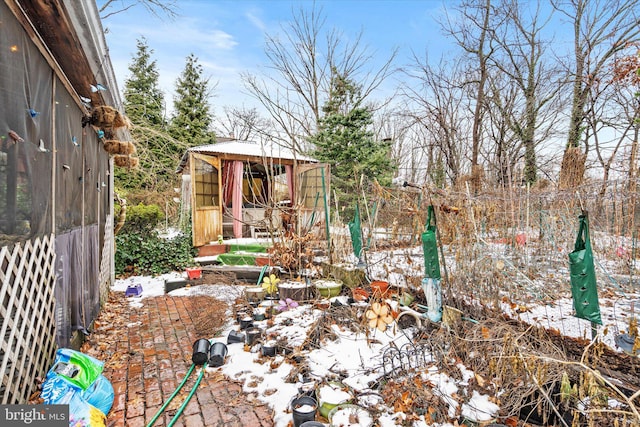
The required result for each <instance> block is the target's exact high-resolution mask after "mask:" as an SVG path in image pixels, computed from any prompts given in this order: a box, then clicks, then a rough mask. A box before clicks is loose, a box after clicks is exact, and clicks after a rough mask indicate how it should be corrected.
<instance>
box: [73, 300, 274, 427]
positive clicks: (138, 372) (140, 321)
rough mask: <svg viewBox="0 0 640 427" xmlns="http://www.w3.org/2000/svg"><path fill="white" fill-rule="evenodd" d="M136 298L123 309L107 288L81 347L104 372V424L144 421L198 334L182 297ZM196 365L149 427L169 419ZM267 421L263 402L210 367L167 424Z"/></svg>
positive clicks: (256, 424) (266, 426) (260, 426)
mask: <svg viewBox="0 0 640 427" xmlns="http://www.w3.org/2000/svg"><path fill="white" fill-rule="evenodd" d="M143 303H144V306H143V307H142V308H131V307H129V304H128V301H127V300H125V299H124V297H123V296H122V295H119V294H116V295H112V297H111V298H110V301H109V302H108V303H107V304H106V305H105V307H104V309H103V311H102V313H101V314H100V317H99V318H98V320H97V321H96V327H95V330H94V332H93V333H92V334H91V337H90V339H89V342H88V343H87V345H85V346H84V347H83V350H84V351H86V352H87V353H88V354H91V355H93V356H95V357H97V358H98V359H100V360H103V361H104V362H105V369H104V375H105V376H106V377H107V378H108V379H109V380H110V381H111V383H112V385H113V388H114V392H115V399H114V402H113V407H112V409H111V412H110V413H109V415H108V418H107V425H108V426H109V427H116V426H118V427H120V426H128V427H140V426H142V427H144V426H146V425H147V424H148V423H149V422H150V421H151V419H152V418H153V416H154V415H155V413H156V412H157V410H158V409H159V408H160V407H161V406H162V404H163V402H164V401H165V399H167V398H168V397H169V396H170V395H171V394H172V393H173V391H174V390H175V388H176V387H177V385H178V384H179V383H180V382H181V381H182V379H183V378H184V375H185V373H186V372H187V370H188V369H189V367H190V366H191V355H192V345H193V342H194V341H195V340H196V339H198V338H203V337H197V336H196V334H195V332H194V329H195V328H194V324H193V321H192V318H191V316H190V309H191V307H190V298H189V297H170V296H166V295H165V296H159V297H153V298H145V299H144V300H143ZM199 372H200V368H199V367H197V368H196V370H194V371H193V373H192V374H191V377H190V379H189V381H188V382H187V383H186V384H185V386H184V387H183V391H182V392H181V393H179V394H178V395H177V396H176V397H175V398H174V399H173V401H172V403H171V404H170V405H169V406H168V407H167V409H166V410H165V412H164V416H162V417H160V418H159V419H158V420H157V421H156V422H155V424H154V426H166V425H167V424H168V423H169V422H170V420H171V418H172V415H173V414H175V412H176V410H177V409H178V408H179V406H180V405H181V404H182V402H183V401H184V398H185V397H186V396H187V394H188V393H189V391H190V390H191V388H192V387H191V386H192V385H193V384H194V383H195V381H196V378H197V376H198V374H199ZM272 420H273V416H272V413H271V410H270V409H269V407H267V406H265V405H262V404H261V403H260V402H258V401H255V400H252V399H251V396H247V395H245V394H244V393H243V392H242V387H241V385H240V384H238V383H236V382H234V381H231V380H229V379H228V378H225V377H224V376H223V375H222V373H221V372H219V371H215V372H214V373H211V372H208V373H206V374H205V376H204V378H203V379H202V382H201V383H200V386H199V387H198V390H197V391H196V394H195V395H194V396H193V398H192V399H191V401H190V402H189V404H188V405H187V407H186V408H185V410H184V412H183V414H182V415H181V416H180V418H179V420H178V421H177V422H176V423H175V424H174V425H175V426H177V427H181V426H187V427H197V426H224V427H234V426H237V427H272V426H273V421H272Z"/></svg>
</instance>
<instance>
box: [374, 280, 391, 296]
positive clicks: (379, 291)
mask: <svg viewBox="0 0 640 427" xmlns="http://www.w3.org/2000/svg"><path fill="white" fill-rule="evenodd" d="M388 291H389V282H385V281H382V280H374V281H373V282H371V293H372V294H373V296H374V297H379V298H384V297H386V296H387V292H388Z"/></svg>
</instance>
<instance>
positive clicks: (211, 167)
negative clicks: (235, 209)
mask: <svg viewBox="0 0 640 427" xmlns="http://www.w3.org/2000/svg"><path fill="white" fill-rule="evenodd" d="M189 155H190V156H191V158H190V160H189V163H190V172H191V207H192V210H191V212H192V224H193V230H192V232H193V245H194V246H202V245H206V244H207V243H209V242H213V241H217V240H218V236H219V235H221V234H222V204H221V203H222V202H221V199H222V188H223V186H222V171H221V168H220V159H219V158H217V157H212V156H205V155H202V154H196V153H190V154H189Z"/></svg>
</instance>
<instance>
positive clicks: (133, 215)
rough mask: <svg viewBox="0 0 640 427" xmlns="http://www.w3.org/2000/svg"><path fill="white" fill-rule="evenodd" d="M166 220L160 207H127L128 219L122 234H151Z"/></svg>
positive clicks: (121, 231) (141, 205) (139, 205)
mask: <svg viewBox="0 0 640 427" xmlns="http://www.w3.org/2000/svg"><path fill="white" fill-rule="evenodd" d="M163 219H164V214H163V213H162V210H161V209H160V207H159V206H158V205H143V204H142V203H140V204H138V205H132V206H127V219H126V222H125V223H124V226H123V227H122V230H120V233H132V232H133V233H150V232H152V231H153V230H154V229H155V228H156V227H157V226H158V224H160V223H161V221H162V220H163Z"/></svg>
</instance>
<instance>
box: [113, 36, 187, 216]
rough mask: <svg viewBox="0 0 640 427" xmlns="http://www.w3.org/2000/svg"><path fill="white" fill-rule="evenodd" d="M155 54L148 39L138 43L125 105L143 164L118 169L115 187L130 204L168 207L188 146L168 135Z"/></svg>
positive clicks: (130, 67) (132, 135) (134, 140)
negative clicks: (167, 203)
mask: <svg viewBox="0 0 640 427" xmlns="http://www.w3.org/2000/svg"><path fill="white" fill-rule="evenodd" d="M152 54H153V50H152V49H149V46H148V45H147V42H146V40H145V39H144V38H143V39H141V40H138V43H137V52H136V54H135V56H134V58H133V61H132V63H131V64H130V65H129V70H130V71H131V76H130V77H129V78H128V79H127V80H126V81H125V91H124V106H125V112H126V114H127V116H128V117H129V119H130V120H131V123H132V125H133V129H132V130H131V137H132V139H133V142H134V144H135V145H136V148H137V150H138V157H139V159H140V165H139V166H138V167H137V168H135V169H133V170H128V169H121V168H116V170H115V180H116V182H115V185H116V188H117V189H118V190H119V191H124V194H125V195H126V197H127V199H128V201H129V202H130V203H137V202H139V201H144V202H145V203H157V204H159V205H160V206H164V204H165V202H164V200H163V199H167V198H168V197H170V196H173V193H172V191H173V190H172V188H173V187H175V186H176V184H177V177H176V174H175V169H176V166H177V165H178V163H179V161H180V158H181V156H182V154H183V152H184V150H185V148H186V147H184V146H182V145H181V144H180V143H179V141H176V140H174V139H173V138H172V137H171V136H170V135H169V134H168V132H167V129H166V128H167V125H166V121H165V119H164V94H163V93H162V91H161V90H160V87H159V84H158V77H159V73H158V70H157V66H156V61H155V60H152V58H151V55H152ZM163 193H165V194H164V195H163ZM150 197H151V199H150Z"/></svg>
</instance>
